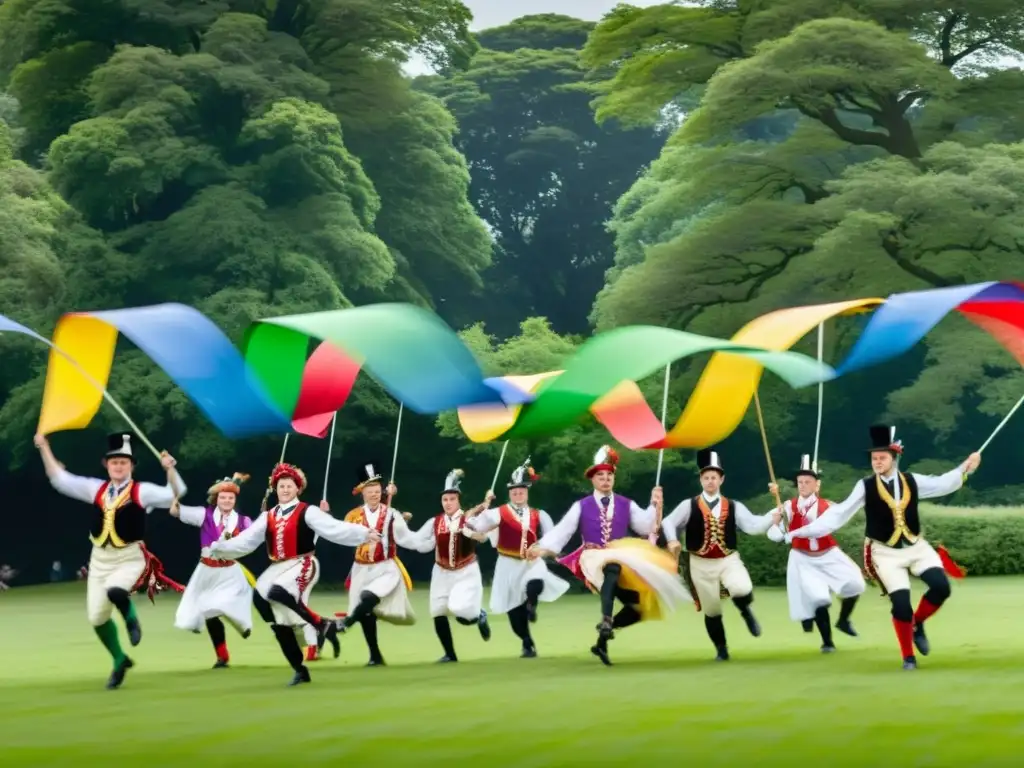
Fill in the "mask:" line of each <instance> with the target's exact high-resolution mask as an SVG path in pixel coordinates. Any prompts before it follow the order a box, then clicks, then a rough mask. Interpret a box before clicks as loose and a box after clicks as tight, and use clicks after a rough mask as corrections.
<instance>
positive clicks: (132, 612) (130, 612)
mask: <svg viewBox="0 0 1024 768" xmlns="http://www.w3.org/2000/svg"><path fill="white" fill-rule="evenodd" d="M124 620H125V621H126V622H127V623H128V624H131V623H132V622H133V621H138V616H136V615H135V603H133V602H132V599H131V598H130V597H129V598H128V615H127V616H125V617H124Z"/></svg>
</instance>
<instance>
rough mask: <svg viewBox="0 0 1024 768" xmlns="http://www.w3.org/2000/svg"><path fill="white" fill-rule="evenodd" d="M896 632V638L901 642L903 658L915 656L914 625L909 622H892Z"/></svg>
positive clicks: (897, 620)
mask: <svg viewBox="0 0 1024 768" xmlns="http://www.w3.org/2000/svg"><path fill="white" fill-rule="evenodd" d="M892 626H893V627H894V628H895V630H896V638H897V639H898V640H899V641H900V653H902V654H903V658H904V659H905V658H907V657H908V656H913V655H914V625H913V624H912V623H910V622H909V621H900V620H899V619H893V620H892Z"/></svg>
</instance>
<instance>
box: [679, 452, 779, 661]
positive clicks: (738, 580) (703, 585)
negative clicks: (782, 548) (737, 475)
mask: <svg viewBox="0 0 1024 768" xmlns="http://www.w3.org/2000/svg"><path fill="white" fill-rule="evenodd" d="M697 471H698V474H699V475H700V484H701V487H702V488H703V492H702V493H701V494H700V495H698V496H697V497H696V498H694V499H686V500H684V501H682V502H680V503H679V506H677V507H676V508H675V509H674V510H672V514H670V515H669V516H668V517H666V518H665V519H664V520H663V521H662V523H661V527H662V530H663V531H664V532H665V539H666V540H667V541H668V549H669V552H671V553H672V554H673V555H675V556H676V557H678V556H679V554H680V553H681V552H682V548H683V545H682V544H680V543H679V531H680V530H682V529H683V528H685V529H686V538H685V544H686V551H687V563H686V564H685V565H684V568H683V572H684V575H685V577H686V580H687V581H688V582H689V584H690V587H691V589H692V590H693V592H694V595H695V599H694V605H695V606H696V607H697V610H698V611H703V612H704V628H705V629H706V630H707V633H708V637H709V638H711V642H712V643H714V646H715V650H716V652H717V655H716V656H715V660H716V661H728V660H729V646H728V643H727V642H726V637H725V622H724V621H723V619H722V596H723V595H722V590H723V589H724V590H726V591H727V592H728V594H729V596H730V597H731V598H732V602H733V604H734V605H735V606H736V607H737V608H738V609H739V612H740V615H741V616H742V617H743V620H744V621H745V622H746V624H747V629H748V630H750V634H752V635H753V636H754V637H760V635H761V625H760V624H758V623H757V619H756V618H755V617H754V612H753V611H752V610H751V608H750V605H751V603H753V602H754V585H753V583H752V582H751V581H750V574H749V573H747V567H746V566H745V565H744V564H743V560H742V559H740V553H739V552H737V551H736V529H737V528H739V529H740V530H741V531H743V532H744V533H747V534H750V535H752V536H754V535H764V534H765V533H767V532H768V529H769V528H770V527H771V526H772V524H773V523H775V524H778V523H779V521H780V520H782V513H781V512H779V510H777V509H776V510H773V511H771V512H769V513H768V514H766V515H763V516H757V515H754V514H753V513H752V512H751V511H750V510H749V509H747V507H746V505H744V504H742V503H740V502H738V501H734V500H733V499H727V498H726V497H725V496H722V495H721V492H720V489H721V486H722V483H723V482H724V481H725V470H724V469H723V468H722V463H721V460H720V458H719V454H718V451H714V450H710V449H704V450H701V451H698V452H697ZM694 509H696V510H697V511H698V512H699V513H700V514H699V515H694V514H693V510H694Z"/></svg>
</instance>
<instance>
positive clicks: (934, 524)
mask: <svg viewBox="0 0 1024 768" xmlns="http://www.w3.org/2000/svg"><path fill="white" fill-rule="evenodd" d="M921 518H922V527H923V533H924V536H925V538H926V539H927V540H928V542H929V543H930V544H931V545H932V546H938V545H939V544H942V545H944V546H945V547H946V549H948V550H949V554H950V555H951V556H952V558H953V559H954V560H955V561H956V562H957V563H959V564H960V565H962V566H963V567H964V568H966V569H967V575H968V578H969V577H971V576H1010V575H1014V574H1019V573H1024V509H1022V508H1020V507H945V506H936V505H931V504H922V505H921ZM835 536H836V539H837V541H838V542H839V546H840V547H842V549H843V551H844V552H846V554H848V555H849V556H850V557H852V558H853V561H854V562H855V563H857V564H858V565H860V566H863V564H864V556H863V551H864V512H863V511H860V512H858V513H857V514H856V515H854V516H853V519H852V520H850V522H848V523H847V524H846V525H845V526H843V527H842V528H841V529H840V530H839V531H837V532H836V534H835ZM739 549H740V555H741V556H742V557H743V562H744V563H745V564H746V566H747V570H748V571H749V572H750V578H751V579H752V580H753V582H754V584H755V585H757V586H763V587H775V586H785V584H786V560H787V558H788V557H789V549H790V548H789V546H788V545H785V544H775V543H774V542H772V541H771V540H770V539H768V538H767V537H766V536H746V535H744V534H740V540H739Z"/></svg>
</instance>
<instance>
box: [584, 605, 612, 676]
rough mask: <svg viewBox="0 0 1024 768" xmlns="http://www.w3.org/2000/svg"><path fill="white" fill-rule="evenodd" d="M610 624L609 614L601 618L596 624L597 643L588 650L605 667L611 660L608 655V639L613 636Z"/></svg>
mask: <svg viewBox="0 0 1024 768" xmlns="http://www.w3.org/2000/svg"><path fill="white" fill-rule="evenodd" d="M612 624H613V619H612V617H611V616H605V617H604V618H603V619H602V620H601V623H600V624H598V625H597V643H595V644H594V645H592V646H591V648H590V652H591V653H592V654H594V655H595V656H597V658H599V659H600V660H601V663H602V664H604V665H605V666H606V667H610V666H611V665H612V660H611V659H610V658H609V657H608V641H609V640H611V639H612V638H613V637H615V632H614V631H612Z"/></svg>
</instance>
